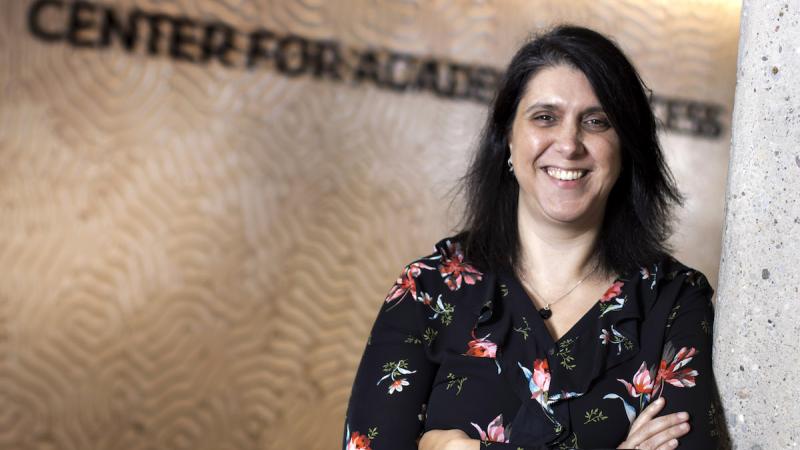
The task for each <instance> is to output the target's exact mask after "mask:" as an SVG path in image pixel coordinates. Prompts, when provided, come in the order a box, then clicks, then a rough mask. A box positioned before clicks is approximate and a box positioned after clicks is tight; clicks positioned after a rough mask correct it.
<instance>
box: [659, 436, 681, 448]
mask: <svg viewBox="0 0 800 450" xmlns="http://www.w3.org/2000/svg"><path fill="white" fill-rule="evenodd" d="M677 446H678V440H677V439H670V440H669V441H667V442H665V443H663V444H661V445H659V446H658V448H657V449H656V450H672V449H674V448H676V447H677Z"/></svg>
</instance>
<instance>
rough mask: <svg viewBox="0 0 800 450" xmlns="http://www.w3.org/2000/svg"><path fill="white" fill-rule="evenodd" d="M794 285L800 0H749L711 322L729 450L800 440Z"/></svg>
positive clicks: (799, 253) (798, 315) (799, 320)
mask: <svg viewBox="0 0 800 450" xmlns="http://www.w3.org/2000/svg"><path fill="white" fill-rule="evenodd" d="M697 169H698V171H699V173H700V174H702V168H701V167H698V168H697ZM798 286H800V2H798V1H796V0H792V1H775V0H746V1H745V2H744V5H743V9H742V21H741V37H740V41H739V64H738V73H737V86H736V103H735V107H734V113H733V138H732V150H731V159H730V172H729V179H728V193H727V205H726V212H725V229H724V232H723V250H722V262H721V265H720V282H719V289H718V296H717V312H716V325H715V329H714V332H715V349H714V370H715V373H716V376H717V381H718V384H719V387H720V394H721V397H722V402H723V406H724V408H725V416H726V419H727V422H728V428H729V431H730V434H731V438H732V439H733V448H736V449H747V450H751V449H770V450H772V449H784V448H795V447H798V443H800V383H798V375H800V293H799V292H798Z"/></svg>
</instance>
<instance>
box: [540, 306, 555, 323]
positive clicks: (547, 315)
mask: <svg viewBox="0 0 800 450" xmlns="http://www.w3.org/2000/svg"><path fill="white" fill-rule="evenodd" d="M539 315H540V316H542V319H544V320H547V319H549V318H550V317H551V316H552V315H553V311H550V305H547V306H545V307H544V308H542V309H540V310H539Z"/></svg>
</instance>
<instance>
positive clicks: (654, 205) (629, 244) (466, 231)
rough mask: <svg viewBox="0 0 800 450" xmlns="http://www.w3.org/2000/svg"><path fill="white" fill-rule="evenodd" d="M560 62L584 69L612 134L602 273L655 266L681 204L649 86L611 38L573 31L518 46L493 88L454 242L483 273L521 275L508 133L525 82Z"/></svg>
mask: <svg viewBox="0 0 800 450" xmlns="http://www.w3.org/2000/svg"><path fill="white" fill-rule="evenodd" d="M558 65H567V66H571V67H574V68H576V69H578V70H580V71H581V72H583V74H584V75H585V76H586V78H587V79H588V80H589V83H590V84H591V86H592V88H593V89H594V92H595V95H596V96H597V98H598V100H599V101H600V104H601V105H602V107H603V109H604V111H605V113H606V115H607V117H608V119H609V121H610V122H611V125H612V126H613V127H614V130H615V131H616V133H617V135H618V136H619V142H620V149H621V153H622V172H621V173H620V176H619V178H618V180H617V182H616V184H615V185H614V187H613V188H612V190H611V192H610V194H609V198H608V201H607V204H606V210H605V215H604V218H603V223H602V226H601V230H600V233H599V236H598V242H597V249H596V251H597V256H598V258H599V264H600V268H601V269H602V270H603V271H604V272H605V273H606V274H612V273H619V274H622V273H625V272H627V271H628V270H631V269H634V268H637V267H641V266H645V265H649V264H652V263H654V262H656V261H658V260H659V259H661V258H663V257H664V256H665V255H666V254H667V253H668V251H669V248H668V246H667V243H666V240H667V238H668V237H669V236H670V234H671V232H672V226H671V225H672V208H673V206H674V205H680V204H682V201H683V197H682V196H681V194H680V192H679V191H678V189H677V187H676V185H675V180H674V178H673V177H672V174H671V172H670V171H669V168H668V167H667V165H666V163H665V161H664V158H663V155H662V152H661V147H660V144H659V141H658V134H657V129H656V120H655V116H654V115H653V111H652V109H651V107H650V102H649V97H648V95H647V94H646V90H648V89H647V87H646V86H645V85H644V82H643V81H642V79H641V77H640V76H639V74H638V73H637V71H636V69H635V68H634V67H633V65H632V64H631V63H630V61H629V60H628V59H627V58H626V57H625V55H624V53H623V52H622V50H620V49H619V47H617V46H616V45H615V44H614V43H613V42H612V41H611V40H609V39H608V38H606V37H605V36H603V35H602V34H600V33H597V32H595V31H592V30H590V29H587V28H582V27H577V26H571V25H561V26H558V27H556V28H554V29H552V30H550V31H547V32H546V33H544V34H541V35H539V36H538V37H535V38H534V39H532V40H530V41H528V42H527V43H526V44H525V45H523V46H522V48H520V49H519V50H518V51H517V53H516V54H515V55H514V57H513V58H512V59H511V62H510V63H509V65H508V68H507V69H506V72H505V74H504V76H503V78H502V80H501V82H500V85H499V87H498V90H497V93H496V95H495V97H494V100H493V102H492V105H491V107H490V111H489V115H488V118H487V122H486V125H485V127H484V130H483V134H482V136H481V141H480V144H479V147H478V149H477V153H476V154H475V157H474V159H473V160H472V162H471V165H470V167H469V169H468V171H467V173H466V175H465V176H464V178H463V179H462V186H461V188H462V193H463V194H465V197H466V199H465V200H466V209H465V212H464V217H463V222H462V223H463V228H462V231H461V233H459V239H460V240H462V241H463V247H464V252H465V256H466V257H467V258H468V259H469V260H470V262H471V263H472V264H475V265H476V266H477V267H480V268H483V269H484V270H486V269H490V268H491V269H493V270H506V271H511V272H513V273H517V270H518V269H520V264H521V252H520V238H519V231H518V227H517V201H518V196H519V185H518V184H517V181H516V179H515V177H514V174H513V173H511V172H509V170H508V166H507V165H506V161H507V160H508V158H509V155H510V152H509V148H508V136H509V133H510V130H511V126H512V123H513V121H514V116H515V114H516V111H517V107H518V105H519V102H520V99H521V98H522V97H523V95H524V94H525V88H526V86H527V84H528V81H530V80H531V79H532V77H533V76H534V75H536V73H537V72H538V71H539V70H541V69H543V68H547V67H554V66H558Z"/></svg>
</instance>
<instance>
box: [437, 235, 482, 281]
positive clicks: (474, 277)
mask: <svg viewBox="0 0 800 450" xmlns="http://www.w3.org/2000/svg"><path fill="white" fill-rule="evenodd" d="M446 253H447V255H446V256H444V257H443V258H442V262H441V263H440V264H439V273H440V274H441V275H442V278H443V279H444V282H445V284H446V285H447V287H449V288H450V290H451V291H455V290H458V289H459V288H460V287H461V283H462V281H463V282H464V283H467V284H475V283H477V282H478V281H481V279H482V277H483V274H482V273H480V272H478V270H477V269H475V268H474V267H472V266H471V265H469V264H467V263H465V262H464V253H463V252H462V251H461V246H460V245H459V244H457V243H456V244H453V243H451V242H450V241H447V251H446Z"/></svg>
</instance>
